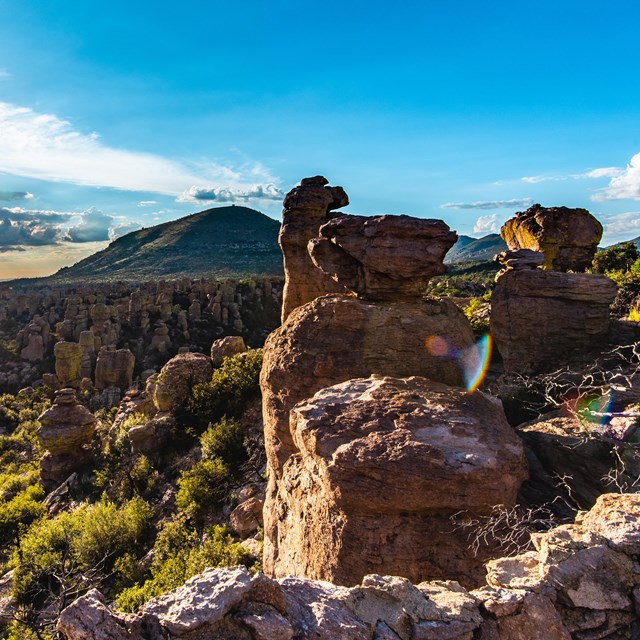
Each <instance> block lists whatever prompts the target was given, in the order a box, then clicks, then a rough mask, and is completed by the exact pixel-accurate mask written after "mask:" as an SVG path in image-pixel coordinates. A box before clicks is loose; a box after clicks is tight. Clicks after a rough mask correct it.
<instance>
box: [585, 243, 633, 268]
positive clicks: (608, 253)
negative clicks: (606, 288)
mask: <svg viewBox="0 0 640 640" xmlns="http://www.w3.org/2000/svg"><path fill="white" fill-rule="evenodd" d="M638 258H640V254H638V248H637V247H636V245H635V244H633V242H625V243H624V244H621V245H617V246H615V247H609V248H608V249H604V250H603V251H598V253H596V255H595V256H594V258H593V270H594V271H595V272H596V273H605V274H607V275H608V272H609V271H629V269H631V265H632V264H633V263H634V262H635V261H636V260H638Z"/></svg>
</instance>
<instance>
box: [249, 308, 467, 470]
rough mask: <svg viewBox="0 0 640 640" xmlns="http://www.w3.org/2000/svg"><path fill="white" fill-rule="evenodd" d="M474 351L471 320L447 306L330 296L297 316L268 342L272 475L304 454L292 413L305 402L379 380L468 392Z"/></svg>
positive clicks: (266, 405) (265, 381) (266, 400)
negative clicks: (328, 390)
mask: <svg viewBox="0 0 640 640" xmlns="http://www.w3.org/2000/svg"><path fill="white" fill-rule="evenodd" d="M472 346H473V333H472V331H471V326H470V325H469V321H468V320H467V318H466V317H465V316H464V314H463V313H462V311H460V309H459V308H458V307H457V306H456V305H455V304H454V303H453V302H451V301H449V300H447V299H441V300H415V301H410V300H409V301H405V302H398V303H395V304H386V305H380V304H373V303H371V302H366V301H363V300H359V299H357V298H353V297H349V296H324V297H321V298H317V299H316V300H314V301H313V302H311V303H309V304H306V305H304V306H303V307H300V308H299V309H296V310H295V311H294V312H293V313H292V314H291V315H290V316H289V318H288V319H287V321H286V322H285V323H284V324H283V325H282V326H281V327H280V328H279V329H277V330H276V331H274V332H273V333H272V334H271V335H270V336H269V338H268V339H267V342H266V343H265V351H264V361H263V367H262V373H261V381H260V385H261V389H262V402H263V415H264V423H265V441H266V446H267V457H268V459H269V464H270V467H271V469H272V470H273V471H274V473H275V474H276V475H279V473H280V469H281V467H282V464H284V462H285V460H286V459H287V458H288V457H289V456H290V455H291V454H292V453H294V452H295V451H296V447H295V445H294V443H293V439H292V435H291V432H290V429H289V412H290V410H291V409H292V408H293V406H294V405H295V404H297V403H298V402H300V401H301V400H304V399H306V398H309V397H310V396H312V395H313V394H314V393H316V392H317V391H319V390H320V389H323V388H325V387H329V386H332V385H334V384H337V383H339V382H344V381H346V380H349V379H351V378H363V377H368V376H370V375H371V374H374V373H377V374H381V375H389V376H400V377H401V376H412V375H419V376H423V377H425V378H430V379H433V380H437V381H439V382H443V383H445V384H450V385H459V386H461V385H464V383H465V378H464V372H463V368H462V365H461V362H460V357H461V356H462V354H463V353H464V352H465V351H466V350H468V349H471V348H472Z"/></svg>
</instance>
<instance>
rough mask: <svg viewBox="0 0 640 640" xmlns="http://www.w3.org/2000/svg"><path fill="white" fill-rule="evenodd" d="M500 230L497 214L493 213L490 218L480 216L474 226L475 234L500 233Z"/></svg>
mask: <svg viewBox="0 0 640 640" xmlns="http://www.w3.org/2000/svg"><path fill="white" fill-rule="evenodd" d="M499 230H500V223H499V222H498V214H497V213H492V214H491V215H490V216H480V217H479V218H478V219H477V220H476V223H475V224H474V225H473V232H474V233H498V231H499Z"/></svg>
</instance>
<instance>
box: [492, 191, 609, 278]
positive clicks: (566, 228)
mask: <svg viewBox="0 0 640 640" xmlns="http://www.w3.org/2000/svg"><path fill="white" fill-rule="evenodd" d="M500 235H501V236H502V238H503V240H504V241H505V242H506V243H507V246H508V247H509V249H533V250H534V251H541V252H542V253H543V254H544V257H545V260H544V268H545V269H550V270H553V271H568V270H572V271H584V270H585V269H586V268H587V267H590V266H591V263H592V261H593V256H594V255H595V254H596V251H597V249H598V242H600V239H601V238H602V225H601V224H600V223H599V222H598V220H597V219H596V218H594V217H593V216H592V215H591V214H590V213H589V212H588V211H587V210H586V209H570V208H568V207H541V206H540V205H539V204H535V205H533V206H532V207H530V208H529V209H527V210H526V211H520V212H518V213H516V215H515V217H514V218H511V219H510V220H507V222H505V223H504V225H503V227H502V229H501V230H500Z"/></svg>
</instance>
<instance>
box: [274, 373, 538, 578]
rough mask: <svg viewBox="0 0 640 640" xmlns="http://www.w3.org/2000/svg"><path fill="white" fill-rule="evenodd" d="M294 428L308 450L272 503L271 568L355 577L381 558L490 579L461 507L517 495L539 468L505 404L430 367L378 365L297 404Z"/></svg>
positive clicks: (481, 508)
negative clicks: (461, 519)
mask: <svg viewBox="0 0 640 640" xmlns="http://www.w3.org/2000/svg"><path fill="white" fill-rule="evenodd" d="M291 432H292V434H293V438H294V442H295V444H296V446H297V448H298V450H299V453H298V454H296V455H294V456H292V457H290V458H289V460H288V461H287V463H286V464H285V466H284V470H283V477H282V481H281V482H280V483H279V493H278V496H277V499H276V502H275V504H274V505H273V506H272V509H271V510H268V509H267V510H265V517H266V520H265V534H266V535H265V556H264V565H265V570H266V571H267V573H270V574H274V575H276V576H284V575H289V574H293V575H299V576H304V577H308V578H313V579H321V580H331V581H332V582H337V583H339V584H348V585H350V584H357V583H358V582H359V581H360V580H361V579H362V577H363V576H364V575H366V573H367V572H368V571H369V570H370V568H371V567H376V569H377V570H379V571H380V572H381V573H389V574H395V575H402V576H405V577H407V578H409V579H410V580H412V581H421V580H424V579H429V578H431V579H433V578H444V577H453V578H456V579H458V580H460V581H462V582H463V583H466V584H474V583H475V584H476V585H477V584H478V583H480V582H481V581H482V580H483V577H484V571H483V569H482V562H481V557H479V558H473V557H471V554H470V553H469V552H468V550H467V545H468V540H467V534H466V532H463V533H461V532H458V533H456V532H455V531H452V530H451V529H452V528H451V526H450V521H449V518H450V516H451V515H453V514H454V513H456V512H458V511H460V510H465V509H469V510H472V511H473V512H474V513H483V512H484V513H487V512H489V511H490V510H491V508H492V507H493V505H495V504H504V505H507V506H509V505H513V504H514V502H515V497H516V493H517V491H518V488H519V486H520V483H521V482H522V480H523V479H524V478H525V477H526V475H527V471H526V463H525V461H524V454H523V449H522V445H521V443H520V440H519V439H518V438H517V436H516V435H515V434H514V433H513V431H512V429H511V427H509V425H508V423H507V421H506V418H505V416H504V413H503V411H502V408H501V406H500V405H499V404H497V403H495V402H494V401H492V400H490V399H489V398H488V397H487V396H485V395H484V394H482V393H475V394H468V393H466V392H464V391H462V390H460V389H455V388H450V387H447V386H445V385H442V384H438V383H435V382H432V381H429V380H426V379H424V378H406V379H395V378H387V377H377V376H373V377H371V378H368V379H357V380H350V381H348V382H345V383H342V384H339V385H335V386H333V387H330V388H326V389H323V390H321V391H319V392H317V393H316V394H315V396H313V397H312V398H310V399H309V400H307V401H303V402H301V403H299V404H298V405H296V406H295V407H294V408H293V409H292V411H291ZM495 477H500V482H499V483H495V482H493V479H494V478H495ZM272 514H275V515H272Z"/></svg>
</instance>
